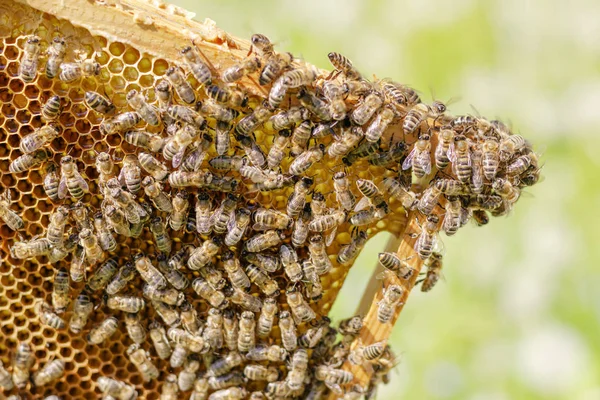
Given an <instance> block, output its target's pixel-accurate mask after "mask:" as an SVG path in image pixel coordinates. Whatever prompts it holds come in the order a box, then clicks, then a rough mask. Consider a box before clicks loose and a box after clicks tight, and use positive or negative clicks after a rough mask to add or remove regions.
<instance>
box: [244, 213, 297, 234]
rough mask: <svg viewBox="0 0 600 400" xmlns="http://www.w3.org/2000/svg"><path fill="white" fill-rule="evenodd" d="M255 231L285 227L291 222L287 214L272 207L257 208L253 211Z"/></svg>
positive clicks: (253, 227)
mask: <svg viewBox="0 0 600 400" xmlns="http://www.w3.org/2000/svg"><path fill="white" fill-rule="evenodd" d="M253 219H254V225H253V226H252V229H254V230H255V231H264V230H272V229H287V228H289V227H290V226H291V225H292V224H293V222H294V221H293V219H291V218H290V217H289V216H288V215H287V214H285V213H283V212H281V211H277V210H274V209H266V208H259V209H257V210H256V211H254V213H253Z"/></svg>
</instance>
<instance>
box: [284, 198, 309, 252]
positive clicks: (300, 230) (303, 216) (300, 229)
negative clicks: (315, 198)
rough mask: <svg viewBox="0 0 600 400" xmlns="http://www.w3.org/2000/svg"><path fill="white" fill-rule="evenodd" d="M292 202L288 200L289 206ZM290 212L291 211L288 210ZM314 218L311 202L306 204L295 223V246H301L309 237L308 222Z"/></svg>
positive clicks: (293, 233)
mask: <svg viewBox="0 0 600 400" xmlns="http://www.w3.org/2000/svg"><path fill="white" fill-rule="evenodd" d="M289 204H290V202H289V201H288V206H289ZM288 214H289V211H288ZM311 218H312V211H311V208H310V204H308V203H307V204H304V208H303V209H302V212H301V213H300V216H299V217H298V219H297V220H296V223H295V224H294V230H293V231H292V245H293V246H294V247H301V246H303V245H304V243H305V242H306V239H307V238H308V224H309V223H310V220H311Z"/></svg>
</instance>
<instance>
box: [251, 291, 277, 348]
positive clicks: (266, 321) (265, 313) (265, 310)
mask: <svg viewBox="0 0 600 400" xmlns="http://www.w3.org/2000/svg"><path fill="white" fill-rule="evenodd" d="M277 311H278V305H277V301H276V300H275V299H274V298H271V297H268V298H266V299H265V300H264V302H263V307H262V310H261V311H260V316H259V317H258V322H257V325H256V333H257V335H258V337H259V338H261V339H266V338H268V337H269V335H270V334H271V330H272V329H273V323H274V321H275V315H276V314H277Z"/></svg>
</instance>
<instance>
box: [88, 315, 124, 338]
mask: <svg viewBox="0 0 600 400" xmlns="http://www.w3.org/2000/svg"><path fill="white" fill-rule="evenodd" d="M118 327H119V321H117V319H116V318H115V317H108V318H106V319H105V320H104V321H102V322H100V324H99V325H96V326H95V327H93V328H92V330H91V331H90V333H89V334H88V336H87V341H88V343H89V344H100V343H103V342H104V341H106V340H107V339H108V338H110V337H111V336H112V335H113V334H114V333H115V332H116V331H117V328H118Z"/></svg>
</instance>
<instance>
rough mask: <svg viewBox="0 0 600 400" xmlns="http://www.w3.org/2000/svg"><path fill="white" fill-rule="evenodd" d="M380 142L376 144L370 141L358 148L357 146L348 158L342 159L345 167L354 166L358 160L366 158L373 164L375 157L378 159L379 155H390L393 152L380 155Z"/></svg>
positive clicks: (364, 142)
mask: <svg viewBox="0 0 600 400" xmlns="http://www.w3.org/2000/svg"><path fill="white" fill-rule="evenodd" d="M380 142H381V141H380V140H378V141H376V142H369V141H368V140H365V141H363V142H362V143H360V144H359V145H358V146H356V148H354V149H353V150H351V151H350V152H349V153H348V155H347V156H346V157H342V162H343V163H344V164H345V165H347V166H350V165H352V164H354V163H355V162H356V160H359V159H362V158H366V159H367V160H369V162H371V163H373V159H374V158H375V157H378V156H379V155H385V154H388V153H389V152H390V151H391V150H389V151H388V152H383V153H380V150H381V147H380ZM388 158H389V157H388Z"/></svg>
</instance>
